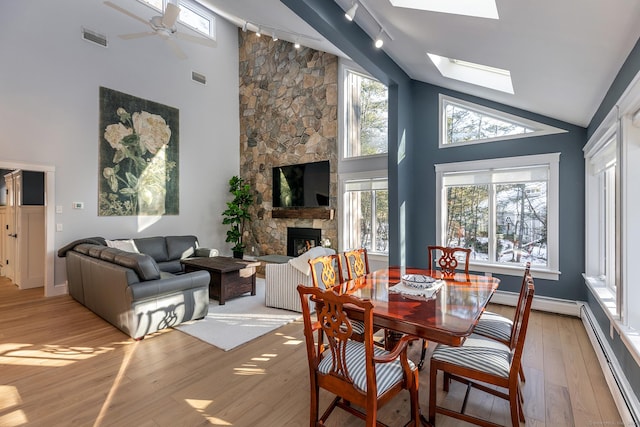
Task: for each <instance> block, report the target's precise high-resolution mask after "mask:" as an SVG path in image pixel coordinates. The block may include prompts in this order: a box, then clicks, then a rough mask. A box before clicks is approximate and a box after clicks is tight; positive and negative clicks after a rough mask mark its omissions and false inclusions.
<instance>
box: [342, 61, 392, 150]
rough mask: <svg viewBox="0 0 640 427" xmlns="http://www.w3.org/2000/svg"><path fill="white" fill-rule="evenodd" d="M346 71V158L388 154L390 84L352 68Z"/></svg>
mask: <svg viewBox="0 0 640 427" xmlns="http://www.w3.org/2000/svg"><path fill="white" fill-rule="evenodd" d="M344 73H345V75H344V93H345V96H344V103H345V105H344V115H345V118H344V149H343V155H344V158H354V157H364V156H372V155H377V154H386V153H387V146H388V141H387V139H388V135H387V131H388V125H387V117H388V108H389V96H388V90H387V87H386V86H385V85H383V84H382V83H380V82H379V81H377V80H375V79H373V78H371V77H368V76H366V75H364V74H362V73H358V72H356V71H354V70H352V69H349V68H345V70H344Z"/></svg>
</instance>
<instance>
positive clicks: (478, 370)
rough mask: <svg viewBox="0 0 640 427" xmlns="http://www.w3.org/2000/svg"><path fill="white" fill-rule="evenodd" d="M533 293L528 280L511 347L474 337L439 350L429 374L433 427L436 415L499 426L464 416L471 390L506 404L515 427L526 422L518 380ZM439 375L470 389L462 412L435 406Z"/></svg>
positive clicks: (447, 385) (531, 283)
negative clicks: (457, 344) (486, 394)
mask: <svg viewBox="0 0 640 427" xmlns="http://www.w3.org/2000/svg"><path fill="white" fill-rule="evenodd" d="M534 292H535V286H534V283H533V279H532V278H531V276H527V278H526V287H525V292H524V294H523V297H522V300H521V301H520V303H519V304H518V307H517V308H516V315H515V316H514V323H513V329H514V333H513V334H512V338H511V341H512V342H511V343H510V345H505V344H503V343H501V342H498V341H496V340H492V339H489V338H486V337H483V336H480V335H476V334H472V335H471V336H470V337H469V338H467V339H466V340H465V342H464V344H463V345H462V346H460V347H449V346H445V345H439V346H438V347H436V349H435V350H434V352H433V354H432V356H431V365H430V372H429V381H430V384H429V422H430V423H431V424H432V425H434V424H435V418H436V413H440V414H443V415H446V416H449V417H453V418H457V419H460V420H463V421H467V422H469V423H473V424H476V425H480V426H499V425H498V424H496V423H493V422H490V421H487V420H484V419H481V418H478V417H475V416H472V415H469V414H465V413H464V412H465V409H466V404H467V399H468V396H469V391H470V390H471V388H476V389H478V390H481V391H484V392H486V393H489V394H492V395H494V396H497V397H500V398H502V399H505V400H507V401H508V402H509V408H510V413H511V424H512V426H513V427H516V426H519V425H520V421H525V418H524V413H523V412H522V400H521V397H522V393H521V391H520V382H519V380H518V376H519V371H520V365H521V363H522V353H523V350H524V342H525V338H526V334H527V326H528V323H529V314H530V313H531V302H532V301H533V294H534ZM438 371H443V373H444V374H445V375H446V377H447V378H448V379H451V380H455V381H459V382H461V383H463V384H466V385H467V391H466V394H465V397H464V400H463V402H462V407H461V410H460V412H456V411H454V410H451V409H448V408H444V407H441V406H437V405H436V378H437V374H438ZM492 386H495V387H492ZM443 390H444V391H445V392H448V391H449V381H445V382H444V384H443ZM505 390H506V391H505Z"/></svg>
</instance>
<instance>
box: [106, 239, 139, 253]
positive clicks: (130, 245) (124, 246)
mask: <svg viewBox="0 0 640 427" xmlns="http://www.w3.org/2000/svg"><path fill="white" fill-rule="evenodd" d="M105 242H107V246H108V247H110V248H116V249H120V250H122V251H125V252H133V253H137V254H139V253H140V251H139V250H138V248H137V247H136V244H135V242H134V241H133V239H128V240H105Z"/></svg>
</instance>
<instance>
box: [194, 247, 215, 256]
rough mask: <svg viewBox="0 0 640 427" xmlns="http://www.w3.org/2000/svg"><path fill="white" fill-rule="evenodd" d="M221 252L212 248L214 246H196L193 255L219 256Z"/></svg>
mask: <svg viewBox="0 0 640 427" xmlns="http://www.w3.org/2000/svg"><path fill="white" fill-rule="evenodd" d="M219 253H220V252H219V251H218V250H217V249H212V248H196V251H195V253H194V254H193V256H195V257H204V258H211V257H214V256H218V254H219Z"/></svg>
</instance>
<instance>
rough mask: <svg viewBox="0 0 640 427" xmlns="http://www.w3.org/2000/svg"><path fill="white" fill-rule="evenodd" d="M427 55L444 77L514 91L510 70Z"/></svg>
mask: <svg viewBox="0 0 640 427" xmlns="http://www.w3.org/2000/svg"><path fill="white" fill-rule="evenodd" d="M427 55H428V56H429V58H430V59H431V61H432V62H433V64H434V65H435V66H436V68H437V69H438V71H440V74H442V75H443V76H444V77H447V78H450V79H454V80H460V81H463V82H466V83H471V84H474V85H477V86H484V87H486V88H489V89H495V90H499V91H501V92H506V93H511V94H513V93H514V92H513V84H512V83H511V72H510V71H509V70H504V69H502V68H494V67H489V66H487V65H482V64H476V63H474V62H468V61H462V60H459V59H452V58H447V57H444V56H439V55H435V54H433V53H428V52H427Z"/></svg>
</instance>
